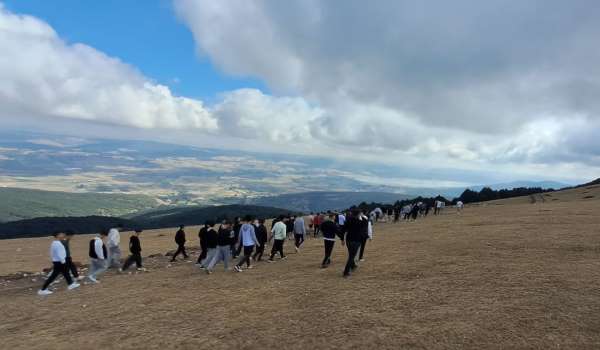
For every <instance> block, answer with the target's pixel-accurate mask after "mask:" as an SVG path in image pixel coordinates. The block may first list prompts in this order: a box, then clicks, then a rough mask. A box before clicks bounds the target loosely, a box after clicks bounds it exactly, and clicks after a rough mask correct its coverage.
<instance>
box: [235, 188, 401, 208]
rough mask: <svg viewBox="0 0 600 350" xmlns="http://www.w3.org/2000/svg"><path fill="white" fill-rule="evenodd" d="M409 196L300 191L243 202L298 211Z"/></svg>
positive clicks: (340, 206) (387, 200) (383, 193)
mask: <svg viewBox="0 0 600 350" xmlns="http://www.w3.org/2000/svg"><path fill="white" fill-rule="evenodd" d="M409 197H410V196H408V195H405V194H398V193H388V192H324V191H315V192H301V193H290V194H281V195H277V196H267V197H258V198H248V199H246V200H245V201H244V203H245V204H255V205H268V206H273V207H278V208H285V209H288V210H294V211H299V212H305V213H306V212H319V211H326V210H336V209H345V208H348V207H350V206H352V205H355V204H358V203H361V202H367V203H371V202H378V203H390V204H391V203H394V202H396V201H397V200H402V199H407V198H409Z"/></svg>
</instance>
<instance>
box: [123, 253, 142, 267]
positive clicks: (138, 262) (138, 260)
mask: <svg viewBox="0 0 600 350" xmlns="http://www.w3.org/2000/svg"><path fill="white" fill-rule="evenodd" d="M134 262H135V266H136V267H137V268H138V269H141V268H142V255H141V254H140V253H131V255H130V256H129V257H128V258H127V260H125V263H124V264H123V271H125V270H127V269H128V268H129V266H131V265H132V264H133V263H134Z"/></svg>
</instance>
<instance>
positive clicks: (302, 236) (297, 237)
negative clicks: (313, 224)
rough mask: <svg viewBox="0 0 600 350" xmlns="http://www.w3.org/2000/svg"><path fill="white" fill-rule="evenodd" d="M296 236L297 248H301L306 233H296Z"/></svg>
mask: <svg viewBox="0 0 600 350" xmlns="http://www.w3.org/2000/svg"><path fill="white" fill-rule="evenodd" d="M294 238H295V239H296V248H300V246H301V245H302V243H304V235H300V234H294Z"/></svg>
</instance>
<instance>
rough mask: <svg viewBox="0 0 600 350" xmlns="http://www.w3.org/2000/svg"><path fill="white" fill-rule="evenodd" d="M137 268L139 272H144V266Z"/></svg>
mask: <svg viewBox="0 0 600 350" xmlns="http://www.w3.org/2000/svg"><path fill="white" fill-rule="evenodd" d="M137 270H138V271H140V272H146V268H145V267H140V268H138V269H137Z"/></svg>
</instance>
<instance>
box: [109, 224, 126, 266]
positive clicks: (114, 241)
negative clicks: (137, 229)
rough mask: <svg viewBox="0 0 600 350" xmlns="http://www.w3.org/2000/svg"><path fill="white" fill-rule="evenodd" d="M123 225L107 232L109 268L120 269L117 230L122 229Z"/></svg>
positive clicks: (119, 237) (119, 248)
mask: <svg viewBox="0 0 600 350" xmlns="http://www.w3.org/2000/svg"><path fill="white" fill-rule="evenodd" d="M122 228H123V225H121V224H118V225H117V227H113V228H111V229H110V230H109V231H108V265H107V268H110V267H117V268H118V267H121V247H120V245H121V234H120V233H119V229H122Z"/></svg>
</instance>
